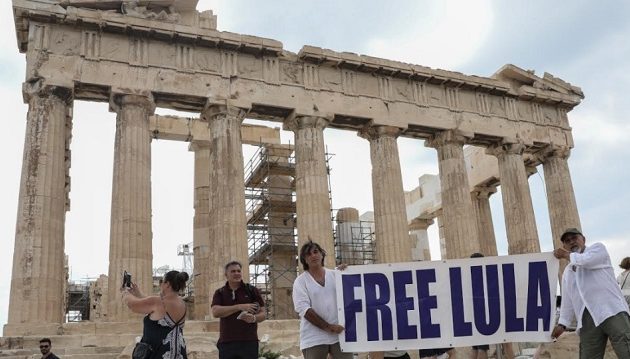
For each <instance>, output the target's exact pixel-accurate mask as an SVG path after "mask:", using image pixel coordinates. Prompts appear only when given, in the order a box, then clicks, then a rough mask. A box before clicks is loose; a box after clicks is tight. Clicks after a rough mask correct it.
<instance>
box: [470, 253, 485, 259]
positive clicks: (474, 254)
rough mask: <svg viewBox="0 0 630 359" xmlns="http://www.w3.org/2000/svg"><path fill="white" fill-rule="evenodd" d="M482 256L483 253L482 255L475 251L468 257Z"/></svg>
mask: <svg viewBox="0 0 630 359" xmlns="http://www.w3.org/2000/svg"><path fill="white" fill-rule="evenodd" d="M483 256H484V255H483V254H482V253H479V252H475V253H473V254H471V255H470V258H481V257H483Z"/></svg>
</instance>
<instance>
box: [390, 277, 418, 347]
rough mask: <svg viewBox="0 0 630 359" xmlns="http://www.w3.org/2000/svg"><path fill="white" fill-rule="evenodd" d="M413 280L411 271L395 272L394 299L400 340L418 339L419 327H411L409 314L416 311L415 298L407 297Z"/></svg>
mask: <svg viewBox="0 0 630 359" xmlns="http://www.w3.org/2000/svg"><path fill="white" fill-rule="evenodd" d="M412 282H413V279H412V277H411V271H403V272H394V297H395V298H396V328H397V329H398V339H417V338H418V327H417V326H415V325H409V315H408V314H407V312H409V311H410V310H413V309H414V303H413V298H412V297H408V296H407V291H406V288H407V284H411V283H412Z"/></svg>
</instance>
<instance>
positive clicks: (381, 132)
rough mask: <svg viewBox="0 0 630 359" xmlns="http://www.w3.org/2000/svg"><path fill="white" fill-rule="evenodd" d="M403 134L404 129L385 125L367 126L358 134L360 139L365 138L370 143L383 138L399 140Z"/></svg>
mask: <svg viewBox="0 0 630 359" xmlns="http://www.w3.org/2000/svg"><path fill="white" fill-rule="evenodd" d="M401 133H402V129H400V128H398V127H394V126H384V125H376V126H372V125H370V126H366V127H363V128H362V129H361V130H359V131H358V132H357V135H358V136H359V137H362V138H365V139H366V140H368V141H372V140H376V139H379V138H381V137H391V138H394V139H396V138H398V136H400V134H401Z"/></svg>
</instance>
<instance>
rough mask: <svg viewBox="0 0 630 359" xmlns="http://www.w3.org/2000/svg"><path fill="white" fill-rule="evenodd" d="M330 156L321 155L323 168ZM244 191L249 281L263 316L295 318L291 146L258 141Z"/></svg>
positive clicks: (295, 249)
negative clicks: (262, 305) (260, 302)
mask: <svg viewBox="0 0 630 359" xmlns="http://www.w3.org/2000/svg"><path fill="white" fill-rule="evenodd" d="M329 159H330V156H329V155H328V154H326V166H327V171H328V173H330V171H329V168H328V160H329ZM329 188H330V187H329ZM245 191H246V193H245V199H246V202H247V233H248V245H249V252H248V253H249V265H250V277H251V278H250V282H251V283H252V284H253V285H255V286H256V287H257V288H258V289H259V290H260V292H261V293H262V295H263V298H264V299H265V303H266V307H267V308H266V309H267V318H270V319H290V318H296V313H295V311H294V310H293V301H292V290H293V282H294V280H295V278H296V277H297V274H298V260H297V253H298V248H297V235H296V233H297V229H296V202H295V157H294V155H293V146H291V145H282V144H261V145H260V148H259V149H258V150H257V151H256V153H255V154H254V155H253V156H252V158H251V159H250V160H249V162H248V163H247V164H246V166H245ZM329 197H330V192H329Z"/></svg>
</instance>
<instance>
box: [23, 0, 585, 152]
mask: <svg viewBox="0 0 630 359" xmlns="http://www.w3.org/2000/svg"><path fill="white" fill-rule="evenodd" d="M42 1H43V0H13V4H14V11H15V14H16V18H15V19H16V27H17V28H19V27H20V26H24V29H22V31H25V32H26V33H28V34H30V36H26V37H25V41H26V44H25V45H24V51H25V52H26V56H27V81H28V80H29V79H33V78H37V79H43V81H45V82H46V83H49V84H54V85H58V86H67V87H73V88H74V93H75V98H76V99H83V100H91V101H108V99H109V97H110V94H111V92H112V91H115V90H116V89H119V88H128V89H137V90H145V91H147V90H148V91H151V93H152V95H153V98H154V99H155V102H156V104H157V106H159V107H165V108H172V109H176V110H183V111H193V112H200V111H201V110H202V109H203V106H205V104H206V102H207V101H208V99H217V100H222V99H229V100H230V101H231V102H234V103H241V104H242V106H241V107H243V108H247V109H248V111H249V112H248V117H249V118H258V119H265V120H271V121H277V122H283V121H284V120H285V119H286V118H287V117H289V116H292V115H294V114H296V113H297V114H302V115H307V116H320V115H321V116H325V117H327V118H330V119H331V123H330V125H329V127H333V128H341V129H349V130H361V129H362V128H364V127H366V126H370V125H377V126H393V127H398V128H400V129H401V130H402V131H403V132H402V136H406V137H413V138H422V139H426V138H430V137H432V136H434V135H435V134H436V133H438V132H440V131H444V130H452V129H457V130H461V131H465V132H469V133H471V134H472V135H471V136H470V140H469V143H470V144H475V145H482V146H486V145H488V144H493V143H497V142H501V141H505V140H506V139H507V140H508V141H521V142H523V143H525V144H527V145H528V146H531V147H532V148H542V147H544V146H545V145H547V144H550V143H556V144H561V145H569V146H572V140H571V128H570V127H569V123H568V119H567V112H568V111H570V110H571V108H573V107H574V106H576V105H577V104H579V103H580V101H581V99H582V98H583V94H582V92H581V90H580V89H579V88H578V87H575V86H572V85H570V84H568V83H566V82H564V81H562V80H560V79H557V78H554V77H553V76H551V75H549V74H545V76H544V77H543V78H540V77H537V76H535V75H534V74H533V73H532V72H529V71H525V70H522V69H519V68H518V67H516V66H513V65H506V66H504V67H503V68H502V69H501V70H500V71H499V72H497V73H496V74H495V75H493V76H492V77H488V78H486V77H480V76H469V75H464V74H461V73H458V72H452V71H446V70H435V69H431V68H428V67H424V66H419V65H412V64H406V63H402V62H397V61H390V60H385V59H379V58H375V57H371V56H365V55H356V54H352V53H338V52H334V51H331V50H326V49H321V48H316V47H312V46H305V47H304V48H303V49H302V50H301V51H300V52H299V53H298V54H294V53H291V52H288V51H283V50H282V44H281V43H280V42H277V41H275V40H270V39H263V38H258V37H253V36H245V35H239V34H233V33H228V32H219V31H214V30H207V29H199V28H193V27H187V26H183V25H179V24H172V23H160V22H159V21H153V20H147V19H139V18H133V17H128V16H124V15H121V14H117V13H111V14H109V13H107V12H104V11H99V10H94V9H77V8H75V9H72V8H71V7H68V8H67V9H64V8H62V7H60V6H58V5H54V4H53V3H52V2H51V1H44V2H42ZM41 4H43V5H42V6H40V5H41ZM36 5H37V6H36ZM18 38H20V30H18ZM21 46H22V45H21Z"/></svg>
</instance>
